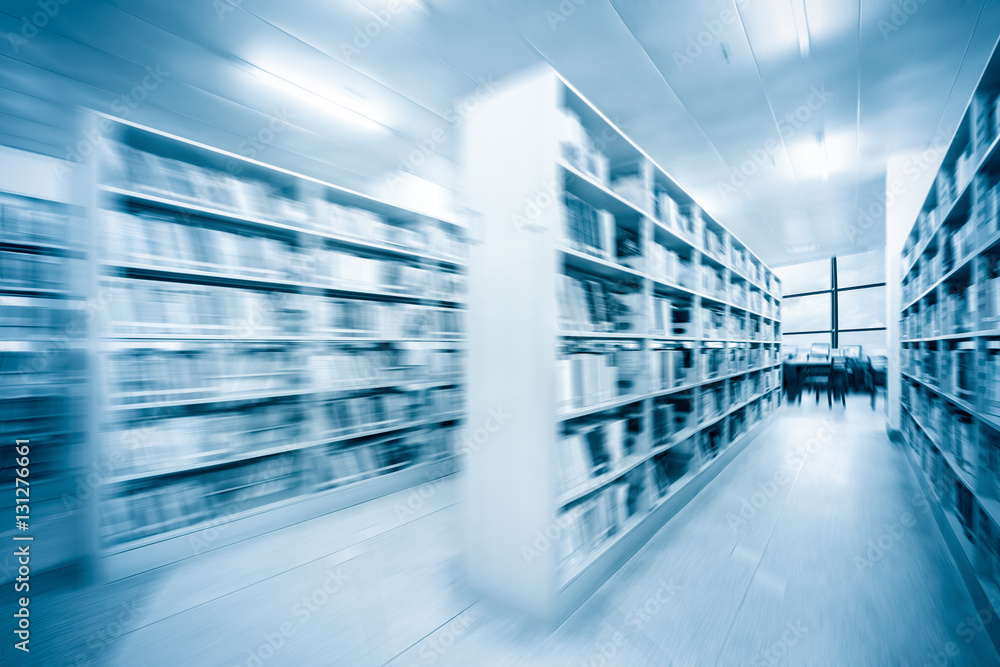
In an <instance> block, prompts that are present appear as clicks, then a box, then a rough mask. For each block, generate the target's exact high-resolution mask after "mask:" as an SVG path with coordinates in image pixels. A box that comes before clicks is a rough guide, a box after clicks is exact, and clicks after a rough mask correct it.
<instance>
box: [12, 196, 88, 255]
mask: <svg viewBox="0 0 1000 667" xmlns="http://www.w3.org/2000/svg"><path fill="white" fill-rule="evenodd" d="M72 219H73V217H72V216H71V215H70V214H69V213H67V212H64V211H60V210H56V209H54V208H52V207H45V206H40V205H35V206H26V205H23V204H12V203H3V204H0V240H2V241H3V242H5V243H22V244H42V245H55V246H66V245H67V243H70V242H71V241H72V239H73V236H72V234H71V233H70V231H71V229H72V227H71V221H72Z"/></svg>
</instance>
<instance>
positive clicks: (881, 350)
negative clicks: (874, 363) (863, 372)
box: [839, 329, 889, 357]
mask: <svg viewBox="0 0 1000 667" xmlns="http://www.w3.org/2000/svg"><path fill="white" fill-rule="evenodd" d="M839 343H840V347H841V348H843V347H844V346H845V345H860V346H861V354H863V355H864V356H866V357H884V356H887V354H888V349H889V343H888V339H887V338H886V333H885V330H884V329H883V330H882V331H846V332H841V333H840V341H839Z"/></svg>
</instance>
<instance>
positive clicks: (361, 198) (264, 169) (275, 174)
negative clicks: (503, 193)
mask: <svg viewBox="0 0 1000 667" xmlns="http://www.w3.org/2000/svg"><path fill="white" fill-rule="evenodd" d="M90 113H92V114H93V115H94V116H95V117H96V118H98V119H100V122H102V123H105V122H108V123H111V124H112V125H114V126H116V127H117V128H119V129H120V130H124V131H126V132H131V133H133V134H136V135H138V136H141V137H142V139H143V140H144V142H145V143H146V144H156V145H157V146H158V147H166V149H167V150H168V151H172V150H174V149H176V148H178V147H182V148H183V150H185V151H186V152H188V153H194V154H196V155H197V156H198V161H199V162H201V163H204V164H205V165H206V166H209V167H211V168H212V169H214V170H216V171H220V172H229V173H232V172H233V169H232V166H231V165H232V161H234V160H235V161H236V162H238V163H239V166H240V169H239V170H238V171H239V172H240V173H245V174H247V175H248V176H250V177H264V179H265V180H268V181H271V182H273V181H274V180H277V179H281V180H283V181H286V182H294V183H300V184H312V185H316V186H319V187H320V188H322V189H323V190H325V192H326V194H327V196H328V198H329V199H330V201H333V202H335V203H338V204H342V205H345V206H354V207H357V208H363V209H366V210H369V211H372V212H373V213H377V214H379V215H382V216H384V217H386V218H391V219H401V220H412V219H424V220H434V221H437V222H443V223H445V224H448V225H451V226H452V227H456V228H463V227H465V223H464V222H463V221H459V220H453V219H450V218H443V217H438V216H433V215H429V214H426V213H421V212H419V211H414V210H410V209H407V208H404V207H402V206H399V205H396V204H393V203H390V202H387V201H383V200H381V199H377V198H375V197H372V196H371V195H366V194H364V193H361V192H357V191H355V190H351V189H349V188H345V187H343V186H339V185H334V184H333V183H328V182H326V181H323V180H321V179H318V178H314V177H312V176H307V175H305V174H300V173H296V172H293V171H290V170H288V169H283V168H281V167H275V166H273V165H269V164H266V163H264V162H260V161H258V160H254V159H253V158H248V157H246V156H244V155H239V154H236V153H232V152H230V151H226V150H222V149H219V148H215V147H213V146H208V145H207V144H203V143H200V142H197V141H192V140H190V139H186V138H184V137H179V136H177V135H175V134H170V133H169V132H164V131H162V130H157V129H154V128H151V127H147V126H144V125H140V124H139V123H135V122H132V121H130V120H126V119H124V118H121V117H118V116H114V115H111V114H105V113H101V112H99V111H92V112H90ZM101 134H106V132H101Z"/></svg>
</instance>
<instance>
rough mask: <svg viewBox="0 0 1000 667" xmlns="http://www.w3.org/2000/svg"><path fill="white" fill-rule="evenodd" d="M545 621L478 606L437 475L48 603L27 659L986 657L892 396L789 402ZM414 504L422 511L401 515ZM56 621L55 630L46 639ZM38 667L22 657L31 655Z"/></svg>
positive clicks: (451, 484)
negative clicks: (902, 442) (573, 605)
mask: <svg viewBox="0 0 1000 667" xmlns="http://www.w3.org/2000/svg"><path fill="white" fill-rule="evenodd" d="M781 410H782V411H781V413H780V415H779V416H778V418H777V419H776V420H775V421H774V422H772V424H771V425H770V426H769V427H768V428H767V429H766V430H765V431H763V432H762V434H761V435H760V436H759V437H758V438H757V440H756V441H755V442H753V443H751V444H750V445H749V447H748V448H747V449H746V451H744V452H743V453H742V454H740V455H739V457H738V458H736V459H735V461H734V462H733V463H732V464H731V465H730V466H729V467H728V468H727V469H725V470H723V471H722V472H721V473H720V474H719V476H718V477H717V478H716V479H715V480H713V481H712V482H711V483H710V484H709V485H708V486H707V487H706V488H705V490H704V491H703V492H702V493H701V494H700V495H699V496H697V497H696V498H695V500H694V501H692V503H690V504H689V505H688V506H687V507H686V508H684V509H683V510H682V511H681V512H680V513H678V515H677V516H676V517H674V518H673V519H672V520H671V521H670V522H669V523H668V525H667V526H666V527H665V528H664V529H662V530H661V531H660V532H659V533H658V534H657V535H656V536H655V537H654V538H653V539H652V540H651V541H650V542H649V543H647V545H646V546H645V547H644V548H643V549H641V550H640V551H639V552H638V553H637V554H636V556H635V557H633V558H632V559H631V560H630V561H629V562H628V563H627V564H626V565H625V567H623V568H622V569H621V570H620V571H619V572H618V573H617V574H616V575H615V576H614V577H612V579H611V580H609V581H608V582H607V584H606V585H604V586H603V587H602V588H601V589H600V590H599V591H598V592H597V594H595V595H594V596H593V597H592V598H591V599H590V600H589V601H588V602H587V603H586V604H585V605H584V606H583V607H581V608H580V609H579V611H577V612H576V613H575V614H574V615H573V616H572V617H570V619H569V620H567V621H566V622H565V623H564V624H563V625H562V626H560V627H559V628H558V629H557V630H556V631H555V632H554V633H548V632H544V631H542V630H540V629H537V628H535V627H532V626H531V625H530V624H529V623H526V622H524V621H522V620H520V619H518V618H517V617H516V616H513V615H511V614H509V613H507V612H506V611H504V610H502V609H498V608H496V607H494V606H493V605H492V604H490V603H488V602H486V601H483V600H480V599H479V597H478V596H477V595H476V594H475V593H474V592H473V591H472V590H471V589H470V587H469V586H468V585H467V583H466V581H465V579H464V575H463V548H462V530H461V529H462V522H463V520H464V517H463V515H462V512H463V505H462V503H461V502H460V501H459V497H458V496H459V489H460V484H459V483H458V482H459V480H457V479H456V478H454V477H452V478H448V479H446V480H444V481H441V482H438V483H433V484H428V485H425V486H424V487H421V488H420V489H419V490H411V491H407V492H403V493H401V494H396V495H395V496H390V497H387V498H383V499H380V500H378V501H375V502H372V503H366V504H365V505H361V506H357V507H354V508H350V509H348V510H345V511H342V512H339V513H337V514H335V515H330V516H327V517H323V518H321V519H317V520H313V521H309V522H306V523H303V524H298V525H295V526H289V527H287V528H285V529H282V530H280V531H276V532H274V533H271V534H269V535H267V536H264V537H261V538H256V539H254V540H249V541H246V542H242V543H239V544H236V545H232V546H229V547H225V548H221V549H218V550H215V551H213V552H211V553H209V554H207V555H204V556H201V557H199V558H198V559H191V560H189V561H187V562H186V563H185V564H182V565H179V566H174V567H171V568H169V569H163V570H160V571H156V572H153V573H149V574H146V575H142V576H137V577H131V578H129V579H127V580H124V581H121V582H118V583H116V584H114V585H111V586H106V587H101V588H99V589H89V590H87V591H76V592H71V593H66V592H63V593H58V594H49V595H43V596H40V597H39V598H38V600H37V607H36V609H37V614H38V617H39V618H58V619H59V621H58V622H57V623H52V624H51V627H50V628H48V629H47V631H46V632H45V633H43V634H40V635H39V636H38V637H37V640H36V641H37V647H36V649H35V651H34V652H33V655H32V657H33V658H36V659H38V660H42V662H38V663H37V664H58V665H62V664H69V665H78V664H79V665H82V664H93V665H104V664H112V665H128V666H131V665H144V666H153V665H171V666H173V665H233V666H236V665H240V666H246V667H261V666H263V665H268V666H271V665H295V666H301V665H382V664H390V665H394V666H400V667H408V666H411V665H431V664H435V665H573V666H588V667H590V666H594V667H597V666H601V665H630V666H633V665H657V666H664V665H751V666H753V665H779V664H785V665H837V666H841V665H852V666H858V665H916V666H922V665H977V666H982V665H998V664H1000V658H998V656H997V654H996V653H995V651H994V649H993V646H992V644H991V643H990V641H989V638H988V636H987V633H986V632H984V631H983V630H982V626H979V625H977V624H975V623H970V619H972V618H973V617H975V615H976V608H975V606H974V605H973V602H972V600H971V598H970V597H969V595H968V593H967V592H966V590H965V588H964V586H963V583H962V581H961V579H960V576H959V574H958V571H957V570H956V568H955V565H954V564H953V563H952V561H951V559H950V557H949V554H948V551H947V548H946V546H945V543H944V541H943V539H942V537H941V534H940V532H939V530H938V527H937V525H936V524H935V522H934V519H933V516H932V515H931V513H930V512H929V511H928V506H927V504H926V502H925V501H924V498H923V495H922V493H921V491H920V487H919V485H918V484H917V481H916V479H915V477H914V474H913V472H912V470H911V468H910V466H909V465H908V464H907V462H906V460H905V453H904V452H903V451H902V449H901V446H899V445H895V444H892V443H891V442H890V441H889V439H888V438H887V437H886V435H885V427H884V423H883V421H882V400H881V398H880V400H879V405H878V411H873V410H872V409H871V407H870V405H869V404H868V401H867V399H865V398H860V397H859V398H851V399H850V400H849V401H848V404H847V407H846V408H844V407H840V406H837V407H834V408H833V409H828V408H827V407H826V406H825V405H821V406H819V407H817V406H816V405H814V404H813V402H812V401H805V402H804V403H803V404H802V405H797V406H786V407H783V408H782V409H781ZM411 510H412V512H411ZM50 631H51V632H50ZM32 662H33V663H34V661H32Z"/></svg>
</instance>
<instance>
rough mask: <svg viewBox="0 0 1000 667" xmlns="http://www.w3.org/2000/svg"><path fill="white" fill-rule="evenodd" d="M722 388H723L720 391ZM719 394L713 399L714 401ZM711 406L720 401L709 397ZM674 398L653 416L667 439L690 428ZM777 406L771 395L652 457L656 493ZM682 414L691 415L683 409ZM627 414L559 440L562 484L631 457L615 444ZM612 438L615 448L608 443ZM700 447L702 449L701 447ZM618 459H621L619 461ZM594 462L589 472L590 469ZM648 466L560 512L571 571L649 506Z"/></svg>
mask: <svg viewBox="0 0 1000 667" xmlns="http://www.w3.org/2000/svg"><path fill="white" fill-rule="evenodd" d="M716 393H718V392H716ZM715 400H716V399H714V398H713V399H712V401H713V402H714V401H715ZM709 405H710V406H712V407H718V406H715V405H713V404H712V403H709ZM675 407H682V406H680V405H675V404H662V405H657V406H656V407H655V408H654V420H658V421H660V422H661V424H662V426H661V427H660V432H661V434H664V433H667V432H669V433H670V435H667V436H664V437H662V439H655V438H654V442H656V443H657V444H662V443H663V442H665V441H666V440H668V439H669V437H672V435H673V434H676V433H679V432H681V431H683V430H684V428H686V426H687V424H688V422H689V419H690V417H689V416H683V417H679V418H676V419H675V417H674V414H675V413H674V408H675ZM774 407H775V400H774V399H773V398H772V397H769V398H767V399H765V400H764V401H762V402H761V403H759V404H758V403H754V404H751V405H749V406H747V407H746V408H744V409H741V410H740V411H737V412H735V413H734V414H733V415H732V416H731V417H730V418H729V420H728V421H729V425H728V427H727V426H724V425H723V424H721V423H720V424H717V425H714V426H712V427H711V428H709V429H706V430H705V431H704V432H703V433H701V434H697V435H694V436H691V437H690V438H688V439H687V440H685V441H683V442H678V443H676V444H675V445H674V446H672V447H670V448H669V449H667V450H665V451H664V452H662V453H660V454H658V455H656V456H655V457H653V459H652V461H651V468H652V479H653V481H654V482H655V485H656V486H655V489H652V492H653V494H655V497H659V498H662V497H664V496H666V495H667V494H668V493H670V492H671V491H672V489H674V488H675V486H676V485H677V484H678V483H680V482H681V481H682V480H684V479H686V478H688V477H689V476H690V473H691V472H692V470H694V469H696V466H697V465H698V463H699V462H700V461H704V460H706V459H709V458H712V457H714V456H715V455H716V454H717V453H718V452H720V451H721V450H722V448H723V447H724V446H725V444H726V441H725V438H726V433H727V429H728V434H729V441H732V440H733V439H735V438H736V437H739V435H741V434H742V433H745V432H746V431H747V429H748V428H749V427H750V426H751V425H752V424H755V423H757V422H758V421H759V420H760V419H761V418H763V416H764V415H765V414H769V413H770V412H771V411H773V409H774ZM678 414H681V415H687V414H688V413H684V412H680V413H678ZM625 421H626V420H624V419H613V420H610V421H608V422H605V423H603V424H600V425H596V426H595V425H588V426H585V427H583V428H581V430H580V431H579V432H574V433H571V434H569V435H567V436H566V437H563V438H561V439H560V441H559V443H558V444H559V463H560V470H561V473H562V477H561V480H562V482H563V483H562V485H561V488H562V489H563V490H572V489H574V488H578V487H579V485H580V484H585V483H586V480H587V479H592V478H593V477H594V476H595V475H599V474H601V473H602V471H605V472H606V471H613V470H615V465H620V462H622V461H625V460H627V456H628V454H629V453H630V450H629V449H627V448H625V447H623V448H619V447H618V445H616V444H614V443H615V442H616V441H618V436H619V435H620V434H621V433H625V434H626V435H625V439H626V442H627V441H628V438H629V437H630V435H629V434H630V432H629V431H628V427H627V426H626V425H625V424H624V423H623V422H625ZM609 443H610V449H609V447H608V444H609ZM696 450H700V453H696ZM615 461H617V462H618V463H617V464H616V463H614V462H615ZM588 466H590V467H589V472H587V471H588ZM645 479H646V471H645V468H644V467H643V466H640V467H638V468H636V469H635V470H634V471H631V472H629V473H628V474H626V475H625V476H623V477H622V478H621V479H620V480H618V481H616V482H613V483H611V484H608V485H607V486H605V487H604V488H602V489H601V490H600V491H598V492H596V493H593V494H590V495H587V496H586V497H585V498H584V499H583V500H581V501H579V502H575V503H573V504H571V505H569V506H568V507H566V508H564V509H563V510H562V512H561V513H560V514H559V516H558V518H557V524H558V526H559V527H560V529H561V537H560V545H559V546H560V549H559V559H560V569H561V570H562V571H563V572H564V573H565V572H567V571H572V570H573V569H575V568H576V567H578V566H579V565H580V564H581V563H583V562H585V561H586V560H587V558H588V556H589V555H590V554H591V553H592V552H593V551H594V550H595V549H597V548H599V547H600V546H601V545H602V544H603V543H605V542H606V541H607V540H608V539H611V538H612V537H613V536H614V535H615V534H617V533H618V532H619V531H620V530H621V529H622V527H623V526H624V525H625V524H626V523H627V522H628V521H629V520H630V519H631V518H632V517H634V516H636V515H638V514H641V513H642V512H644V511H648V509H649V497H648V494H647V489H646V484H645Z"/></svg>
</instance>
